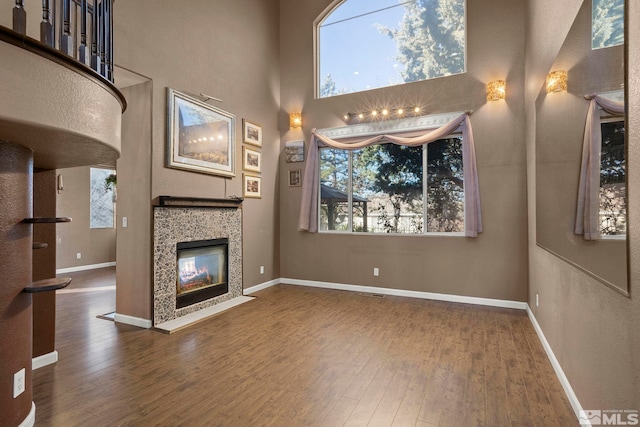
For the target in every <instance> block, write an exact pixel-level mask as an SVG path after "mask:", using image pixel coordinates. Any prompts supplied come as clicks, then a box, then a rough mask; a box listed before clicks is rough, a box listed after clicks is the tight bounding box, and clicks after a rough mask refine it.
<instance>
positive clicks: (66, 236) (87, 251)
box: [56, 166, 116, 269]
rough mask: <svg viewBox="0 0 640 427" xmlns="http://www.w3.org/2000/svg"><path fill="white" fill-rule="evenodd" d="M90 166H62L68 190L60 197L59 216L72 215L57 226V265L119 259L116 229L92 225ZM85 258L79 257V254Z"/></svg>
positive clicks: (59, 266) (59, 195) (77, 264)
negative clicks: (92, 226)
mask: <svg viewBox="0 0 640 427" xmlns="http://www.w3.org/2000/svg"><path fill="white" fill-rule="evenodd" d="M89 170H90V168H89V167H88V166H82V167H77V168H67V169H58V170H57V173H58V174H60V175H62V178H63V182H64V190H63V191H62V192H61V193H59V194H58V197H57V198H56V215H57V216H62V217H64V216H68V217H71V219H72V221H71V222H69V223H61V224H57V225H56V238H57V248H56V268H58V269H60V268H68V267H78V266H83V265H93V264H103V263H107V262H114V261H115V260H116V229H115V228H90V226H89V221H90V216H89V215H90V209H89V180H90V173H89ZM77 253H80V254H81V258H80V259H77V258H76V254H77Z"/></svg>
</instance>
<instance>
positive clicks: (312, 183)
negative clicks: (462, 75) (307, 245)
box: [298, 113, 482, 237]
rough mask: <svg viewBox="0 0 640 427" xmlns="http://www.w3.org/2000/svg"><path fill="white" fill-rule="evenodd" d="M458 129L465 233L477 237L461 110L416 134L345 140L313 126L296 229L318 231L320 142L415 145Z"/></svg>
mask: <svg viewBox="0 0 640 427" xmlns="http://www.w3.org/2000/svg"><path fill="white" fill-rule="evenodd" d="M458 129H460V131H461V132H462V164H463V178H464V205H465V206H464V223H465V236H467V237H477V236H478V233H481V232H482V214H481V211H480V191H479V188H478V168H477V166H476V152H475V148H474V143H473V132H472V131H471V121H470V120H469V113H463V114H461V115H460V116H459V117H457V118H455V119H453V120H451V121H450V122H449V123H446V124H444V125H443V126H441V127H439V128H437V129H434V130H431V131H429V132H427V133H425V134H424V135H420V136H416V137H408V136H403V135H406V134H405V133H398V134H395V135H377V136H374V137H368V138H349V140H348V141H336V140H333V139H331V138H328V137H327V136H325V135H322V134H320V133H318V132H317V131H316V129H313V131H312V132H311V140H310V142H309V156H308V158H307V164H306V166H305V170H304V180H303V181H302V201H301V204H300V218H299V222H298V228H299V230H301V231H308V232H311V233H315V232H317V231H318V201H319V200H318V198H319V195H318V191H319V188H320V183H319V179H320V162H319V159H318V157H319V148H320V146H328V147H333V148H339V149H342V150H357V149H360V148H364V147H368V146H370V145H374V144H378V143H381V142H383V141H390V142H392V143H394V144H398V145H405V146H409V147H416V146H420V145H423V144H428V143H430V142H434V141H437V140H439V139H442V138H446V137H447V136H449V135H451V134H452V133H454V132H455V131H457V130H458Z"/></svg>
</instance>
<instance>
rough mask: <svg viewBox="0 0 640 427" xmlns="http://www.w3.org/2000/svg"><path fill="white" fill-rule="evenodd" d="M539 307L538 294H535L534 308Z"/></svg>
mask: <svg viewBox="0 0 640 427" xmlns="http://www.w3.org/2000/svg"><path fill="white" fill-rule="evenodd" d="M539 306H540V299H539V298H538V294H536V307H539Z"/></svg>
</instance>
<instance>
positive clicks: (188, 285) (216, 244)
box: [176, 239, 229, 308]
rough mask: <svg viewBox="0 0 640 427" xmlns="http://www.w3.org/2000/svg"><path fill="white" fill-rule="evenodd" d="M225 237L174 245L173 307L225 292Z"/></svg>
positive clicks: (226, 249)
mask: <svg viewBox="0 0 640 427" xmlns="http://www.w3.org/2000/svg"><path fill="white" fill-rule="evenodd" d="M228 255H229V241H228V239H212V240H197V241H192V242H179V243H178V244H177V261H176V264H177V268H176V272H177V277H176V308H182V307H186V306H188V305H191V304H195V303H198V302H201V301H204V300H207V299H210V298H214V297H217V296H218V295H222V294H225V293H227V292H229V284H228V281H227V272H228V269H229V261H228Z"/></svg>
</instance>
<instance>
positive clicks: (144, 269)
mask: <svg viewBox="0 0 640 427" xmlns="http://www.w3.org/2000/svg"><path fill="white" fill-rule="evenodd" d="M152 91H153V84H152V83H151V82H150V81H147V82H145V83H141V84H137V85H134V86H130V87H126V88H124V89H122V93H123V95H124V96H125V97H126V98H127V104H128V107H127V111H125V113H124V114H123V116H122V155H121V156H120V158H119V159H118V163H117V168H118V212H117V220H116V226H117V230H118V241H117V251H116V263H117V267H116V283H117V286H116V312H117V313H118V314H123V315H128V316H134V317H138V318H142V319H151V313H152V309H151V304H152V303H151V301H152V292H151V289H152V282H151V280H152V279H151V278H152V277H153V270H152V265H151V263H152V261H151V260H152V249H151V240H152V239H151V222H150V218H151V203H149V195H150V192H151V141H152V138H151V103H152ZM123 218H127V227H123Z"/></svg>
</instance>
